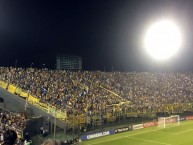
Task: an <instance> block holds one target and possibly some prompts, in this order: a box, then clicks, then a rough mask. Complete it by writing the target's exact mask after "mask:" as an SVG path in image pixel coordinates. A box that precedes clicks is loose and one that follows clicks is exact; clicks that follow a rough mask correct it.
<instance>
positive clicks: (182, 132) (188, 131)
mask: <svg viewBox="0 0 193 145" xmlns="http://www.w3.org/2000/svg"><path fill="white" fill-rule="evenodd" d="M192 130H193V129H188V130H184V131H180V132H177V133H174V134H181V133H184V132H189V131H192Z"/></svg>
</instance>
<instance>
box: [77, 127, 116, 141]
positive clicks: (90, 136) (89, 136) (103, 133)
mask: <svg viewBox="0 0 193 145" xmlns="http://www.w3.org/2000/svg"><path fill="white" fill-rule="evenodd" d="M111 134H115V130H113V129H112V130H107V131H101V132H95V133H91V134H85V135H81V136H80V139H81V141H84V140H89V139H93V138H98V137H102V136H107V135H111Z"/></svg>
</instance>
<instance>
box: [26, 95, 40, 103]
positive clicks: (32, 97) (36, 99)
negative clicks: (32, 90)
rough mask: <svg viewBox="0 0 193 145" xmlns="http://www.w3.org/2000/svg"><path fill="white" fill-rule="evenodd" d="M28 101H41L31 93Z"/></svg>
mask: <svg viewBox="0 0 193 145" xmlns="http://www.w3.org/2000/svg"><path fill="white" fill-rule="evenodd" d="M28 102H30V103H32V104H34V103H37V102H39V99H38V98H36V97H34V96H32V95H29V97H28Z"/></svg>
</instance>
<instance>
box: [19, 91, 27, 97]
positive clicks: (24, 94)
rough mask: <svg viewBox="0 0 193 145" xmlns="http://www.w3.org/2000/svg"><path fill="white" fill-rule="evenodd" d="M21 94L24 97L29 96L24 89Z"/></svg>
mask: <svg viewBox="0 0 193 145" xmlns="http://www.w3.org/2000/svg"><path fill="white" fill-rule="evenodd" d="M20 96H21V97H23V98H27V97H28V93H27V92H24V91H22V92H21V93H20Z"/></svg>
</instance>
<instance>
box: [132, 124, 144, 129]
mask: <svg viewBox="0 0 193 145" xmlns="http://www.w3.org/2000/svg"><path fill="white" fill-rule="evenodd" d="M142 128H143V124H136V125H133V130H137V129H142Z"/></svg>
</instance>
